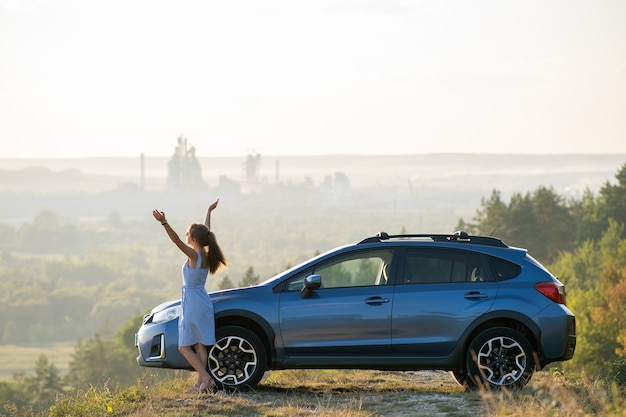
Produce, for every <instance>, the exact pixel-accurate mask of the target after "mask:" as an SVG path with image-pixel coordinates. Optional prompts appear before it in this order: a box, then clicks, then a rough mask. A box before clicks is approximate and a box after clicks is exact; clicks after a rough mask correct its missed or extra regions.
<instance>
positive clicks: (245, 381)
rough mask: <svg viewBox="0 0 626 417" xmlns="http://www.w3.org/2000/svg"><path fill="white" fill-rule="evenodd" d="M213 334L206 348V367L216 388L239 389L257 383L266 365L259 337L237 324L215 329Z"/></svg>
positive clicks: (265, 357)
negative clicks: (207, 348)
mask: <svg viewBox="0 0 626 417" xmlns="http://www.w3.org/2000/svg"><path fill="white" fill-rule="evenodd" d="M215 333H216V334H215V335H216V340H217V342H216V343H215V344H214V345H213V346H211V347H210V349H209V360H208V364H207V368H208V371H209V374H211V376H212V377H213V379H214V380H215V382H216V383H217V385H218V387H219V388H221V389H225V390H232V389H239V390H242V389H249V388H252V387H254V386H256V384H258V383H259V381H260V380H261V378H263V374H264V373H265V369H266V366H267V365H266V364H267V353H266V350H265V345H263V342H262V341H261V339H260V338H259V337H258V336H257V335H256V334H254V333H253V332H251V331H250V330H248V329H246V328H243V327H239V326H226V327H223V328H218V329H217V330H216V332H215Z"/></svg>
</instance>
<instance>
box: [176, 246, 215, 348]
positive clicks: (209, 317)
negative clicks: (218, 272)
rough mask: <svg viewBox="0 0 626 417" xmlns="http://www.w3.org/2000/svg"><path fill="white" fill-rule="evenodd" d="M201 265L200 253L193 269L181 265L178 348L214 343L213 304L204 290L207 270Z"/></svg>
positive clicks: (186, 263)
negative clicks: (181, 282) (181, 283)
mask: <svg viewBox="0 0 626 417" xmlns="http://www.w3.org/2000/svg"><path fill="white" fill-rule="evenodd" d="M201 264H202V256H200V253H198V261H197V262H196V267H195V268H190V267H189V265H188V262H187V261H185V263H184V264H183V287H182V302H181V306H182V311H181V313H180V318H179V319H178V345H179V346H193V345H195V344H196V343H202V344H203V345H205V346H211V345H213V344H214V343H215V319H214V317H213V302H212V301H211V297H209V294H208V293H207V291H206V289H205V288H204V285H205V283H206V279H207V276H208V275H209V270H208V269H207V268H201Z"/></svg>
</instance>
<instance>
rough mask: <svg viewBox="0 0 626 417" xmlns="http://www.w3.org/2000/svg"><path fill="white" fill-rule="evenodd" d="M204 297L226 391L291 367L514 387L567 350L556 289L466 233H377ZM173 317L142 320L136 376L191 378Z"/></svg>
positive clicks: (163, 313)
mask: <svg viewBox="0 0 626 417" xmlns="http://www.w3.org/2000/svg"><path fill="white" fill-rule="evenodd" d="M210 295H211V299H212V300H213V303H214V309H215V322H216V337H217V342H216V344H215V345H213V346H211V347H210V348H209V361H208V370H209V373H210V374H211V375H212V377H213V378H214V379H215V381H216V382H217V383H218V385H219V386H221V387H223V388H226V389H229V388H230V389H232V388H238V389H241V388H246V387H252V386H254V385H256V384H258V383H259V381H260V380H261V378H262V377H263V374H264V373H265V371H266V370H272V369H296V368H300V369H378V370H423V369H442V370H448V371H451V373H452V375H453V376H454V378H455V379H456V380H457V381H458V382H459V383H460V384H463V385H466V386H470V387H472V386H474V387H475V386H488V387H490V388H501V387H522V386H524V385H525V384H526V383H527V382H528V381H529V380H530V378H531V376H532V375H533V372H534V371H535V370H540V369H542V368H543V367H545V366H546V365H547V364H549V363H551V362H558V361H565V360H569V359H571V358H572V357H573V355H574V350H575V347H576V322H575V318H574V314H573V313H572V312H571V311H570V310H569V309H568V308H567V307H566V305H565V289H564V286H563V284H561V282H559V281H558V280H557V279H556V278H555V277H554V276H553V275H552V274H551V273H550V272H549V271H548V270H547V269H546V268H544V267H543V266H542V265H541V264H540V263H539V262H537V261H536V260H535V259H534V258H533V257H532V256H531V255H529V254H528V251H527V250H525V249H520V248H515V247H509V246H507V245H506V244H505V243H503V242H502V241H501V240H500V239H497V238H494V237H487V236H472V235H468V234H467V233H465V232H457V233H454V234H451V235H441V234H437V235H433V234H411V235H395V236H391V235H388V234H387V233H384V232H381V233H379V234H378V235H376V236H373V237H369V238H366V239H364V240H362V241H361V242H358V243H355V244H351V245H346V246H342V247H338V248H336V249H333V250H331V251H329V252H326V253H323V254H321V255H319V256H316V257H314V258H312V259H310V260H308V261H306V262H304V263H302V264H300V265H298V266H295V267H293V268H291V269H289V270H287V271H285V272H283V273H281V274H278V275H276V276H274V277H272V278H270V279H268V280H267V281H265V282H263V283H261V284H259V285H255V286H251V287H247V288H237V289H231V290H224V291H216V292H212V293H210ZM179 313H180V300H175V301H170V302H166V303H163V304H161V305H159V306H157V307H155V308H154V309H153V310H152V311H151V312H150V314H147V315H146V316H145V317H144V319H143V323H142V325H141V328H140V329H139V331H138V333H137V335H136V346H137V347H138V349H139V356H138V357H137V362H138V363H139V365H142V366H149V367H162V368H175V369H191V367H190V366H189V364H188V363H187V362H186V360H185V359H184V358H183V357H182V356H181V355H180V353H179V352H178V346H177V341H178V333H177V332H178V316H179Z"/></svg>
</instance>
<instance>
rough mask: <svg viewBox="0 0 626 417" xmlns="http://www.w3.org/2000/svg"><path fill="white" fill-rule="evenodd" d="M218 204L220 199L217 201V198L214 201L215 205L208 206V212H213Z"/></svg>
mask: <svg viewBox="0 0 626 417" xmlns="http://www.w3.org/2000/svg"><path fill="white" fill-rule="evenodd" d="M219 202H220V199H219V198H218V199H217V200H215V203H213V204H211V205H210V206H209V211H213V210H215V208H216V207H217V203H219Z"/></svg>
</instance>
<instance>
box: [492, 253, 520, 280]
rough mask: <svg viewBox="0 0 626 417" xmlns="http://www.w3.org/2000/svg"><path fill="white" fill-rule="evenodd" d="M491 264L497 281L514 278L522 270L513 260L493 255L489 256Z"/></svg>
mask: <svg viewBox="0 0 626 417" xmlns="http://www.w3.org/2000/svg"><path fill="white" fill-rule="evenodd" d="M489 258H490V260H491V265H492V267H493V270H494V271H495V273H496V276H497V279H498V281H504V280H507V279H511V278H515V277H516V276H518V275H519V274H520V273H521V272H522V267H521V266H519V265H517V264H514V263H513V262H509V261H506V260H504V259H501V258H496V257H495V256H490V257H489Z"/></svg>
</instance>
